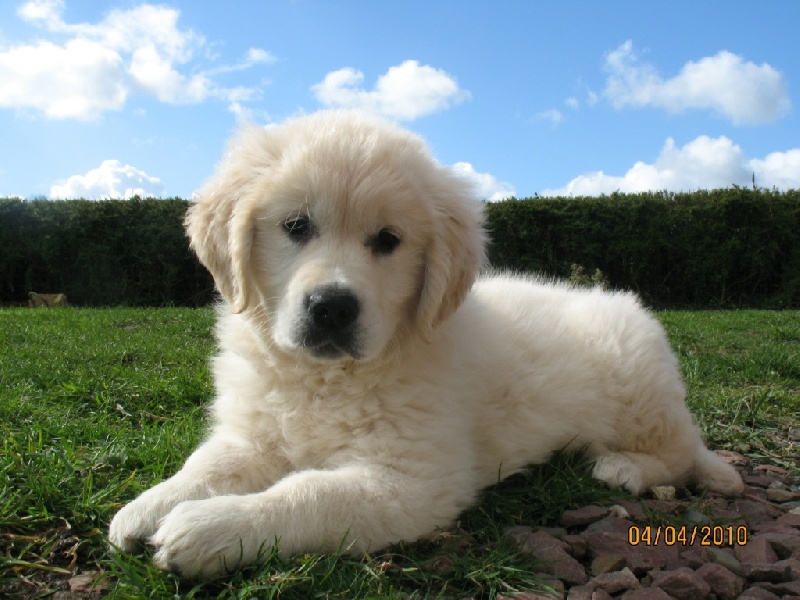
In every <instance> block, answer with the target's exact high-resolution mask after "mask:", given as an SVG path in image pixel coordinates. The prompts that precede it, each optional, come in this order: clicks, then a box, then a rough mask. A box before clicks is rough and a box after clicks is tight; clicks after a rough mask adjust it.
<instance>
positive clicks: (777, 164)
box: [750, 148, 800, 189]
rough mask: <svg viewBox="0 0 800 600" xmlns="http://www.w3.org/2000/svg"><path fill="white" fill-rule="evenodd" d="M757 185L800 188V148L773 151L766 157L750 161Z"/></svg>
mask: <svg viewBox="0 0 800 600" xmlns="http://www.w3.org/2000/svg"><path fill="white" fill-rule="evenodd" d="M750 165H751V167H752V171H753V172H754V173H755V177H756V185H758V186H760V187H773V186H774V187H776V188H779V189H790V188H791V189H800V148H794V149H793V150H789V151H788V152H772V153H771V154H768V155H767V156H766V158H763V159H758V158H755V159H753V160H751V161H750Z"/></svg>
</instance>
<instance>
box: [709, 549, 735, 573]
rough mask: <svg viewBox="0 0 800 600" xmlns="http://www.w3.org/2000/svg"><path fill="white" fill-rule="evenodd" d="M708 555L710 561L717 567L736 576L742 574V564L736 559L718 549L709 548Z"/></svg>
mask: <svg viewBox="0 0 800 600" xmlns="http://www.w3.org/2000/svg"><path fill="white" fill-rule="evenodd" d="M708 551H709V553H710V554H711V560H712V561H713V562H715V563H716V564H718V565H722V566H723V567H725V568H726V569H728V570H729V571H730V572H732V573H735V574H736V575H741V574H742V564H741V563H740V562H739V561H738V560H737V558H736V557H735V556H734V555H733V554H730V553H728V552H725V550H722V549H720V548H714V547H709V548H708Z"/></svg>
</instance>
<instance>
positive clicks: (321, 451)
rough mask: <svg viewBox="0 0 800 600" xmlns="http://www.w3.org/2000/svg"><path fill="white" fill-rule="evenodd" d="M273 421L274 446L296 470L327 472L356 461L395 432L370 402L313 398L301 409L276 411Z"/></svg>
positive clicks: (364, 400)
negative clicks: (321, 470) (369, 448)
mask: <svg viewBox="0 0 800 600" xmlns="http://www.w3.org/2000/svg"><path fill="white" fill-rule="evenodd" d="M273 418H274V422H275V425H276V427H275V431H274V432H273V433H274V435H276V436H277V439H276V440H275V441H276V442H277V444H276V445H277V447H278V448H279V451H280V452H281V453H282V454H284V456H285V458H286V459H287V460H288V461H289V463H290V464H291V465H292V466H293V467H294V468H295V469H308V468H329V467H335V466H337V465H341V464H343V463H344V462H348V461H351V460H354V459H357V458H358V457H359V456H360V455H362V454H365V451H364V450H363V448H364V447H366V446H369V447H374V445H375V440H376V439H377V440H383V442H379V445H383V443H384V442H385V441H386V440H388V438H389V437H391V436H392V430H393V429H394V428H393V426H392V423H391V422H390V420H388V419H387V415H386V414H385V413H383V412H382V411H381V410H379V409H378V407H377V406H376V403H375V402H374V401H373V400H371V399H369V398H361V399H358V400H351V401H350V402H335V401H331V400H329V399H325V398H315V399H313V401H312V402H310V403H309V404H308V405H307V406H304V407H302V408H299V409H294V410H282V411H277V412H276V413H274V415H273Z"/></svg>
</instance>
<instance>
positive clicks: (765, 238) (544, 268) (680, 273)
mask: <svg viewBox="0 0 800 600" xmlns="http://www.w3.org/2000/svg"><path fill="white" fill-rule="evenodd" d="M487 218H488V228H489V230H490V233H491V236H492V239H493V242H492V245H491V247H490V252H489V255H490V260H491V262H492V264H493V265H494V266H497V267H505V268H513V269H520V270H525V271H539V272H543V273H547V274H552V275H556V276H559V277H566V276H568V275H569V273H570V267H571V265H572V264H579V265H581V266H583V267H585V268H586V269H587V270H588V271H590V272H591V271H594V270H595V269H600V270H601V271H603V273H604V274H605V275H606V277H607V278H608V280H609V281H610V283H611V285H612V286H613V287H615V288H621V289H630V290H635V291H636V292H638V293H639V294H640V295H641V296H642V297H643V298H644V299H645V301H647V302H648V303H650V304H652V305H655V306H672V307H682V306H685V307H698V308H706V307H708V308H711V307H735V306H752V307H771V308H781V307H789V306H792V307H798V306H800V191H795V190H793V191H788V192H777V191H769V190H749V189H743V188H733V189H726V190H715V191H710V192H706V191H699V192H694V193H686V194H672V193H645V194H613V195H611V196H605V197H599V198H555V199H542V198H535V199H526V200H507V201H504V202H500V203H495V204H491V205H489V206H488V210H487Z"/></svg>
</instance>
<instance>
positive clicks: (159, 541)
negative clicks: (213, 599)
mask: <svg viewBox="0 0 800 600" xmlns="http://www.w3.org/2000/svg"><path fill="white" fill-rule="evenodd" d="M253 516H254V514H253V512H252V511H251V510H250V509H249V507H248V506H247V500H246V499H245V498H243V497H241V496H221V497H216V498H209V499H206V500H194V501H189V502H182V503H181V504H179V505H178V506H176V507H175V508H174V509H173V510H172V511H171V512H170V513H169V514H168V515H167V516H166V517H164V519H163V520H162V521H161V523H160V524H159V528H158V531H157V532H156V533H155V535H153V536H152V537H151V538H150V543H151V544H152V545H153V546H156V548H158V551H157V552H156V554H155V556H154V557H153V560H154V562H155V563H156V566H158V567H159V568H161V569H164V570H171V571H177V572H178V573H180V574H181V575H183V576H185V577H190V578H201V579H212V578H214V577H218V576H221V575H225V574H228V573H230V572H231V571H233V570H235V569H236V568H238V567H239V566H242V565H246V564H250V563H253V562H255V561H256V560H257V558H258V553H259V550H260V548H261V545H262V542H263V541H264V539H265V538H266V537H267V536H266V534H265V532H263V531H259V529H260V528H259V527H258V526H256V525H255V524H254V522H253ZM266 541H267V542H268V543H267V544H266V545H270V544H271V542H272V541H274V540H266Z"/></svg>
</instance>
